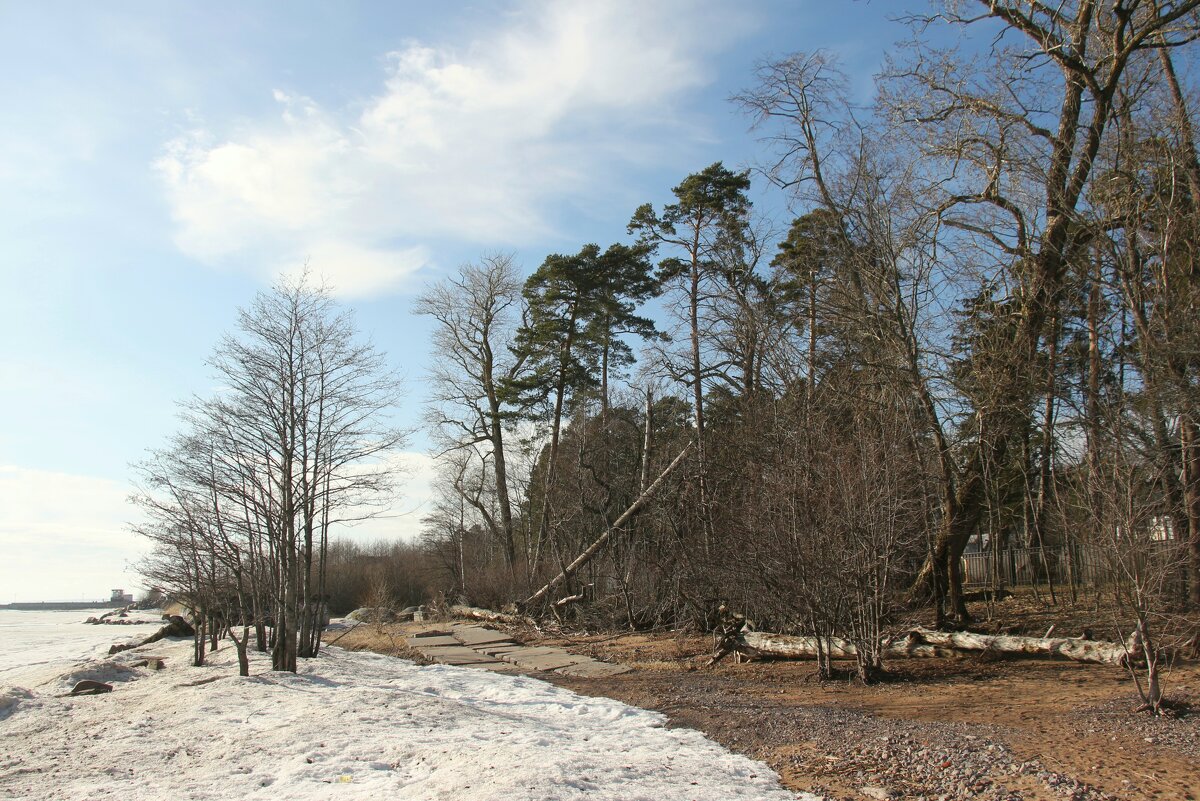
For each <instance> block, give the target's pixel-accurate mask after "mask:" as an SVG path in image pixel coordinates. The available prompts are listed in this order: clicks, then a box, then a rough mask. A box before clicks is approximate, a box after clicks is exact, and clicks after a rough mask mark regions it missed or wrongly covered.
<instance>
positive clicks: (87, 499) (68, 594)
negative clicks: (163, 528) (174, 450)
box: [0, 465, 146, 601]
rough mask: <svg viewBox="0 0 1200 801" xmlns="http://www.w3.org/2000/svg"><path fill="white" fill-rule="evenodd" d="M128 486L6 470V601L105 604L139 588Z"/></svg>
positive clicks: (2, 513)
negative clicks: (118, 591)
mask: <svg viewBox="0 0 1200 801" xmlns="http://www.w3.org/2000/svg"><path fill="white" fill-rule="evenodd" d="M128 494H129V488H128V487H126V486H125V485H124V484H121V483H119V482H116V481H109V480H106V479H100V478H93V477H91V476H81V475H72V474H69V473H57V472H51V471H48V470H34V469H30V468H25V467H17V466H13V465H0V498H4V503H0V543H3V544H4V552H3V559H0V588H2V589H0V596H2V598H0V600H6V601H14V600H47V599H51V600H79V599H85V600H93V599H95V600H99V599H103V598H107V597H108V591H109V590H110V589H112V588H114V587H123V588H125V589H132V588H134V587H136V586H137V585H138V580H137V578H136V575H135V573H134V572H133V571H132V570H129V569H128V567H129V564H130V563H131V562H133V561H135V560H136V559H137V558H138V557H139V556H140V555H141V554H142V553H143V552H144V551H145V550H146V548H145V543H144V542H143V541H142V540H141V539H140V538H139V537H138V536H136V535H135V534H133V533H131V532H130V531H129V530H128V529H127V527H126V521H129V520H131V519H132V518H133V517H134V515H135V511H136V510H135V509H134V508H133V507H132V506H130V505H129V504H128V503H127V502H126V498H127V496H128Z"/></svg>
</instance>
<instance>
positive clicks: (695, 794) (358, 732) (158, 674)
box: [0, 626, 816, 801]
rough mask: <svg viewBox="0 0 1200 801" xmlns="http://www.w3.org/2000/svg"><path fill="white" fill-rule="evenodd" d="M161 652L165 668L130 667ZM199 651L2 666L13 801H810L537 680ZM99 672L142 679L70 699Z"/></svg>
mask: <svg viewBox="0 0 1200 801" xmlns="http://www.w3.org/2000/svg"><path fill="white" fill-rule="evenodd" d="M86 628H88V629H103V628H106V627H95V626H88V627H86ZM109 631H110V635H111V629H110V630H109ZM124 633H125V631H124V630H123V631H122V632H121V634H122V635H124ZM110 639H111V636H110ZM77 644H78V643H77ZM5 650H9V649H8V648H7V647H6V649H5ZM94 650H95V649H93V652H94ZM104 650H105V651H106V650H107V649H106V648H105V649H104ZM43 655H44V654H43ZM94 655H95V654H94V653H93V656H94ZM146 655H153V656H159V657H165V659H166V667H165V669H163V670H161V671H152V670H148V669H146V668H132V667H129V664H130V663H131V662H134V661H136V660H138V659H139V658H144V657H145V656H146ZM190 655H191V642H190V640H187V641H160V642H157V643H152V644H151V645H148V646H143V647H142V648H138V649H134V650H132V651H127V652H124V653H121V654H118V655H117V656H115V657H112V658H111V659H109V658H108V657H104V658H103V659H95V660H93V661H91V662H89V661H84V662H81V663H76V664H71V663H70V662H69V661H67V662H62V663H59V664H58V665H57V668H58V670H57V672H55V673H53V675H48V676H47V675H44V674H45V672H46V671H47V670H48V669H49V665H48V664H45V663H43V664H42V665H41V666H40V669H41V670H42V671H43V676H42V679H43V680H42V682H41V683H40V684H38V685H36V686H29V685H26V686H25V687H24V688H21V687H13V686H11V685H12V684H13V682H11V681H9V674H8V673H5V672H3V670H0V685H9V686H0V797H2V798H12V799H65V800H69V799H121V800H122V801H138V800H139V799H147V801H149V799H154V800H155V801H160V800H161V799H163V798H188V799H198V800H202V799H243V798H246V799H256V798H261V799H267V798H270V799H277V798H285V799H289V801H310V800H311V801H315V800H316V799H381V798H387V799H456V801H483V800H484V799H487V800H488V801H491V799H497V798H501V799H504V801H525V800H527V799H528V800H530V801H532V800H533V799H537V800H538V801H549V800H550V799H583V798H587V799H589V801H591V800H592V799H647V800H649V799H654V801H676V800H677V799H678V800H679V801H682V800H683V799H713V800H714V801H715V800H716V799H722V800H724V799H764V800H767V799H791V798H796V797H797V796H795V795H793V794H792V793H790V792H788V791H786V790H784V789H783V788H781V787H780V786H779V784H778V779H777V777H776V776H775V774H774V773H772V772H771V770H770V769H769V768H767V767H766V766H765V765H763V764H761V763H758V762H754V761H752V760H750V759H747V758H746V757H743V756H739V755H735V754H732V753H730V752H728V751H726V750H725V749H723V748H721V747H720V746H719V745H717V744H715V743H713V742H711V741H709V740H707V739H705V738H704V736H703V735H701V734H700V733H699V732H695V731H691V730H688V729H668V728H665V726H664V724H665V718H664V717H663V716H662V715H659V714H658V713H655V712H649V711H646V710H642V709H637V708H634V707H630V706H626V705H624V704H622V703H619V702H617V701H613V700H610V699H606V698H590V697H585V696H581V695H577V694H575V693H573V692H570V691H568V690H565V689H561V688H558V687H555V686H553V685H550V684H547V683H545V682H542V681H538V680H536V679H532V678H528V677H524V676H511V675H501V674H498V673H493V672H490V671H486V670H482V669H473V668H456V667H448V666H442V665H432V666H418V665H415V664H413V663H411V662H407V661H404V660H401V659H396V658H392V657H387V656H381V655H378V654H371V653H353V652H349V651H344V650H342V649H340V648H336V647H334V648H329V649H327V650H326V651H325V652H324V653H322V655H321V656H320V657H318V658H317V659H313V660H301V667H300V672H299V674H297V675H292V674H288V673H277V672H273V671H271V670H270V664H269V662H268V661H266V660H265V657H264V656H262V655H258V654H252V660H253V661H252V663H251V673H252V675H251V676H250V677H248V678H242V677H239V676H237V675H236V673H237V667H236V655H235V653H234V650H233V648H232V647H231V646H228V645H226V646H223V647H222V649H221V650H219V651H218V652H216V653H215V654H211V657H212V660H211V661H212V664H210V665H207V666H205V667H202V668H194V667H192V666H191V664H190ZM103 662H108V663H109V664H107V665H105V664H101V663H103ZM87 671H93V672H96V674H97V675H104V676H109V677H120V678H125V679H128V680H126V681H122V682H118V683H114V684H113V691H112V692H111V693H106V694H104V695H97V696H81V697H60V695H59V693H61V692H63V691H64V690H63V689H62V688H63V687H67V688H68V689H69V685H70V684H71V683H72V682H73V680H75V677H85V673H87ZM26 675H30V674H29V673H28V672H27V673H26ZM88 675H90V674H88ZM205 679H212V680H211V681H207V682H204V680H205ZM198 682H203V683H198ZM799 797H800V798H804V799H815V798H816V796H810V795H801V796H799Z"/></svg>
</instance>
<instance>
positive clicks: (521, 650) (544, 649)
mask: <svg viewBox="0 0 1200 801" xmlns="http://www.w3.org/2000/svg"><path fill="white" fill-rule="evenodd" d="M508 653H509V654H525V655H526V656H541V655H543V654H565V653H566V651H564V650H563V649H561V648H551V647H550V646H548V645H521V646H518V647H517V648H514V649H512V650H509V651H508Z"/></svg>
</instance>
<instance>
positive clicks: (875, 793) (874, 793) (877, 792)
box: [858, 785, 892, 801]
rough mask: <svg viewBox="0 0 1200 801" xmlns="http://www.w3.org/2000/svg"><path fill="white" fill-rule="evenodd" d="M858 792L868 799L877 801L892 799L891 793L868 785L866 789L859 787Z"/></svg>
mask: <svg viewBox="0 0 1200 801" xmlns="http://www.w3.org/2000/svg"><path fill="white" fill-rule="evenodd" d="M858 791H859V792H860V793H862V794H863V795H864V796H866V797H867V798H873V799H875V801H890V799H891V798H892V794H891V792H890V791H888V790H885V789H884V788H882V787H873V786H871V785H867V786H866V787H859V788H858Z"/></svg>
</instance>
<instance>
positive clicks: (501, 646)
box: [471, 642, 525, 656]
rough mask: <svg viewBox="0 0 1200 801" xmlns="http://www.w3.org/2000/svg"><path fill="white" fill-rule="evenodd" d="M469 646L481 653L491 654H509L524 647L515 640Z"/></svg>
mask: <svg viewBox="0 0 1200 801" xmlns="http://www.w3.org/2000/svg"><path fill="white" fill-rule="evenodd" d="M471 647H472V648H474V649H475V650H476V651H478V652H479V653H481V654H491V655H492V656H499V655H500V654H511V653H513V652H514V651H520V650H522V649H524V648H525V646H524V645H518V644H517V643H515V642H498V643H493V644H491V645H473V646H471Z"/></svg>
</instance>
